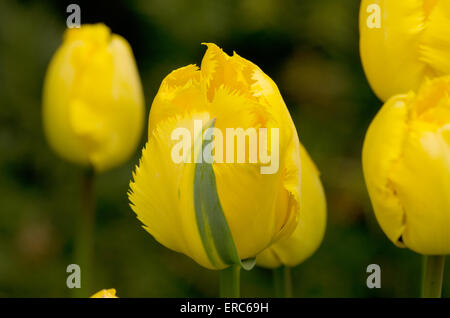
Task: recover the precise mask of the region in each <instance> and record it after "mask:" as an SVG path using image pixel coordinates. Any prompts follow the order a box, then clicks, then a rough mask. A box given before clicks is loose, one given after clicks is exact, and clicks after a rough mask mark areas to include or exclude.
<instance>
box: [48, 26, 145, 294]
mask: <svg viewBox="0 0 450 318" xmlns="http://www.w3.org/2000/svg"><path fill="white" fill-rule="evenodd" d="M42 115H43V122H44V130H45V135H46V137H47V140H48V142H49V144H50V146H51V147H52V148H53V149H54V150H55V151H56V152H57V153H58V154H59V155H60V156H61V157H63V158H65V159H67V160H69V161H71V162H74V163H77V164H81V165H84V166H86V167H87V169H86V172H85V174H84V177H83V181H82V192H81V205H82V209H81V211H80V213H79V215H78V218H79V219H78V233H77V238H76V243H75V245H76V247H75V254H76V256H75V258H76V262H77V264H79V265H80V266H81V267H82V268H83V279H84V283H83V288H80V289H75V293H76V294H77V296H83V297H85V296H87V295H89V293H90V292H91V291H90V290H89V284H90V283H91V282H90V281H91V277H90V272H91V269H90V267H91V264H90V263H91V258H92V256H93V251H92V246H93V244H92V240H93V229H94V220H95V216H94V215H95V196H94V174H95V172H101V171H105V170H107V169H110V168H113V167H115V166H118V165H120V164H122V163H124V162H125V161H126V160H127V159H128V158H129V157H130V156H131V155H132V154H133V153H134V151H135V150H136V147H137V144H138V142H139V139H140V137H141V134H142V128H143V119H144V97H143V91H142V87H141V82H140V79H139V74H138V71H137V68H136V64H135V62H134V57H133V53H132V51H131V48H130V46H129V44H128V43H127V41H126V40H125V39H124V38H122V37H121V36H119V35H116V34H112V33H111V31H110V30H109V28H108V27H106V26H105V25H104V24H95V25H83V26H81V27H80V28H73V29H67V30H66V32H65V33H64V40H63V43H62V45H61V46H60V47H59V48H58V50H57V51H56V53H55V54H54V56H53V58H52V60H51V62H50V65H49V67H48V70H47V74H46V76H45V82H44V91H43V111H42Z"/></svg>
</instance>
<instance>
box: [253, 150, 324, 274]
mask: <svg viewBox="0 0 450 318" xmlns="http://www.w3.org/2000/svg"><path fill="white" fill-rule="evenodd" d="M300 161H301V167H302V179H301V184H302V186H301V192H300V206H299V210H300V214H299V221H298V224H297V227H296V228H295V231H294V232H293V233H292V235H291V236H289V237H287V238H284V239H282V240H280V241H278V242H276V243H275V244H273V245H272V246H270V247H269V248H267V249H265V250H264V251H263V252H262V253H261V254H259V255H258V256H257V258H256V264H257V265H259V266H262V267H267V268H276V267H279V266H282V265H285V266H290V267H293V266H296V265H299V264H300V263H302V262H303V261H305V260H306V259H307V258H308V257H310V256H311V255H312V254H314V252H315V251H316V250H317V249H318V248H319V246H320V243H321V242H322V239H323V236H324V234H325V228H326V218H327V215H326V210H327V209H326V198H325V192H324V190H323V186H322V182H321V181H320V177H319V171H318V170H317V168H316V166H315V165H314V162H313V161H312V159H311V157H310V156H309V155H308V152H307V151H306V149H305V148H304V147H303V145H300Z"/></svg>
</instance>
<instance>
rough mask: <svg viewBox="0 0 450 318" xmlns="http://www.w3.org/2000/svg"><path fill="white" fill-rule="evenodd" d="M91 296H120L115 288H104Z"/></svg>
mask: <svg viewBox="0 0 450 318" xmlns="http://www.w3.org/2000/svg"><path fill="white" fill-rule="evenodd" d="M91 298H119V297H117V296H116V290H115V289H114V288H111V289H102V290H101V291H99V292H97V293H95V294H94V295H92V296H91Z"/></svg>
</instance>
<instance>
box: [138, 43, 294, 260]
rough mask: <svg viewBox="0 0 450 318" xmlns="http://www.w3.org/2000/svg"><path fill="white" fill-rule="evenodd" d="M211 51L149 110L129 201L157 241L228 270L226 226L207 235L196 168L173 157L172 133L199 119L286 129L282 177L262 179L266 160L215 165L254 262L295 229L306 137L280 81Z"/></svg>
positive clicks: (168, 85)
mask: <svg viewBox="0 0 450 318" xmlns="http://www.w3.org/2000/svg"><path fill="white" fill-rule="evenodd" d="M207 46H208V49H207V51H206V53H205V56H204V58H203V61H202V64H201V69H198V68H197V67H196V66H195V65H189V66H186V67H183V68H180V69H177V70H175V71H173V72H172V73H170V74H169V75H168V76H167V77H166V78H165V79H164V80H163V82H162V84H161V87H160V89H159V91H158V94H157V96H156V97H155V99H154V102H153V105H152V108H151V111H150V118H149V122H150V124H149V141H148V143H147V145H146V147H145V148H144V150H143V153H142V158H141V161H140V164H139V166H138V167H137V168H136V172H135V174H134V181H133V182H131V184H130V187H131V191H130V195H129V197H130V201H131V202H132V205H131V206H132V208H133V210H134V211H135V212H136V214H137V216H138V218H139V219H140V220H141V221H142V222H143V223H144V227H145V229H146V230H147V231H148V232H149V233H150V234H151V235H153V236H154V237H155V239H156V240H157V241H159V242H160V243H161V244H163V245H165V246H166V247H168V248H170V249H172V250H175V251H177V252H181V253H184V254H186V255H188V256H190V257H191V258H193V259H194V260H195V261H196V262H197V263H199V264H200V265H202V266H204V267H206V268H210V269H223V268H226V267H227V266H229V265H231V264H229V262H228V261H227V260H226V259H224V258H223V257H221V255H222V254H223V250H222V247H221V246H220V242H221V241H222V240H220V239H218V238H217V236H218V235H220V234H221V232H222V230H223V228H215V229H212V230H211V232H210V233H209V234H208V236H207V237H206V239H205V238H204V237H201V235H200V233H199V227H198V225H197V224H198V221H199V220H197V219H196V208H195V206H194V201H193V199H194V195H195V193H194V176H193V172H194V170H195V166H196V165H195V164H190V163H184V164H183V163H180V164H176V163H174V162H173V161H172V160H171V149H172V147H173V145H174V144H175V141H173V140H171V132H172V131H173V130H174V129H175V128H177V127H185V128H188V129H189V131H191V132H192V131H193V128H192V126H193V123H192V122H193V119H203V122H207V121H210V120H211V119H214V120H215V124H214V127H215V128H218V129H220V130H221V131H224V132H225V130H226V128H239V127H242V128H244V129H246V128H249V127H269V128H270V127H276V128H279V158H280V160H279V161H280V167H279V170H278V171H277V172H276V173H274V174H261V172H260V166H261V163H257V164H249V163H213V164H212V167H213V171H214V173H213V175H214V176H215V184H216V188H214V189H212V190H213V191H214V192H216V193H217V195H218V201H220V202H219V204H220V205H221V207H222V209H223V214H224V216H225V218H226V223H227V224H228V227H229V229H230V230H231V234H232V240H233V242H234V245H235V247H236V250H237V253H238V257H239V258H240V259H248V258H254V257H255V256H256V255H257V254H258V253H259V252H261V251H262V250H263V249H265V248H266V247H267V246H269V245H270V244H272V243H273V242H274V241H275V240H277V239H279V238H281V237H283V236H286V235H289V234H290V233H291V232H292V231H293V230H294V228H295V225H296V220H297V215H298V200H299V186H300V178H299V173H300V155H299V140H298V136H297V132H296V129H295V126H294V124H293V122H292V119H291V117H290V115H289V112H288V110H287V108H286V106H285V104H284V102H283V99H282V98H281V95H280V93H279V91H278V88H277V86H276V85H275V83H273V81H272V80H271V79H270V78H269V77H268V76H267V75H265V74H264V73H263V72H262V71H261V70H260V69H259V68H258V67H257V66H256V65H254V64H253V63H251V62H249V61H247V60H245V59H243V58H241V57H240V56H238V55H237V54H236V53H235V54H234V55H233V56H228V55H227V54H225V53H224V52H223V51H222V50H221V49H220V48H218V47H217V46H216V45H214V44H207ZM224 135H225V134H224ZM224 143H225V142H224ZM202 195H203V194H202ZM206 213H209V211H206ZM211 241H212V242H213V243H212V245H209V244H210V243H211ZM205 244H206V245H208V246H205ZM211 249H212V251H211Z"/></svg>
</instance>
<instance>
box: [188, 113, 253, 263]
mask: <svg viewBox="0 0 450 318" xmlns="http://www.w3.org/2000/svg"><path fill="white" fill-rule="evenodd" d="M214 124H215V119H213V120H211V121H209V122H208V123H207V124H206V125H205V126H204V127H203V129H202V130H203V131H205V130H206V129H207V128H213V127H214ZM203 131H202V134H201V136H197V138H196V141H195V142H202V148H201V152H202V153H203V149H204V148H205V147H206V146H207V145H208V144H209V143H211V142H212V138H211V140H206V141H205V140H203ZM202 153H200V154H196V155H197V156H201V155H202ZM194 207H195V216H196V219H197V225H198V229H199V233H200V237H201V239H202V243H203V246H204V248H205V251H206V254H207V255H208V258H209V260H210V261H211V263H212V264H213V265H214V266H216V267H221V265H222V264H226V265H239V266H241V267H242V268H244V269H246V270H250V269H252V268H253V266H254V265H255V262H256V261H255V258H252V259H249V260H244V261H241V259H240V258H239V254H238V252H237V249H236V245H235V244H234V241H233V236H232V235H231V230H230V228H229V226H228V222H227V219H226V217H225V214H224V213H223V209H222V206H221V204H220V199H219V195H218V194H217V185H216V177H215V175H214V170H213V167H212V164H210V163H206V162H203V161H202V162H201V163H196V166H195V174H194Z"/></svg>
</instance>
